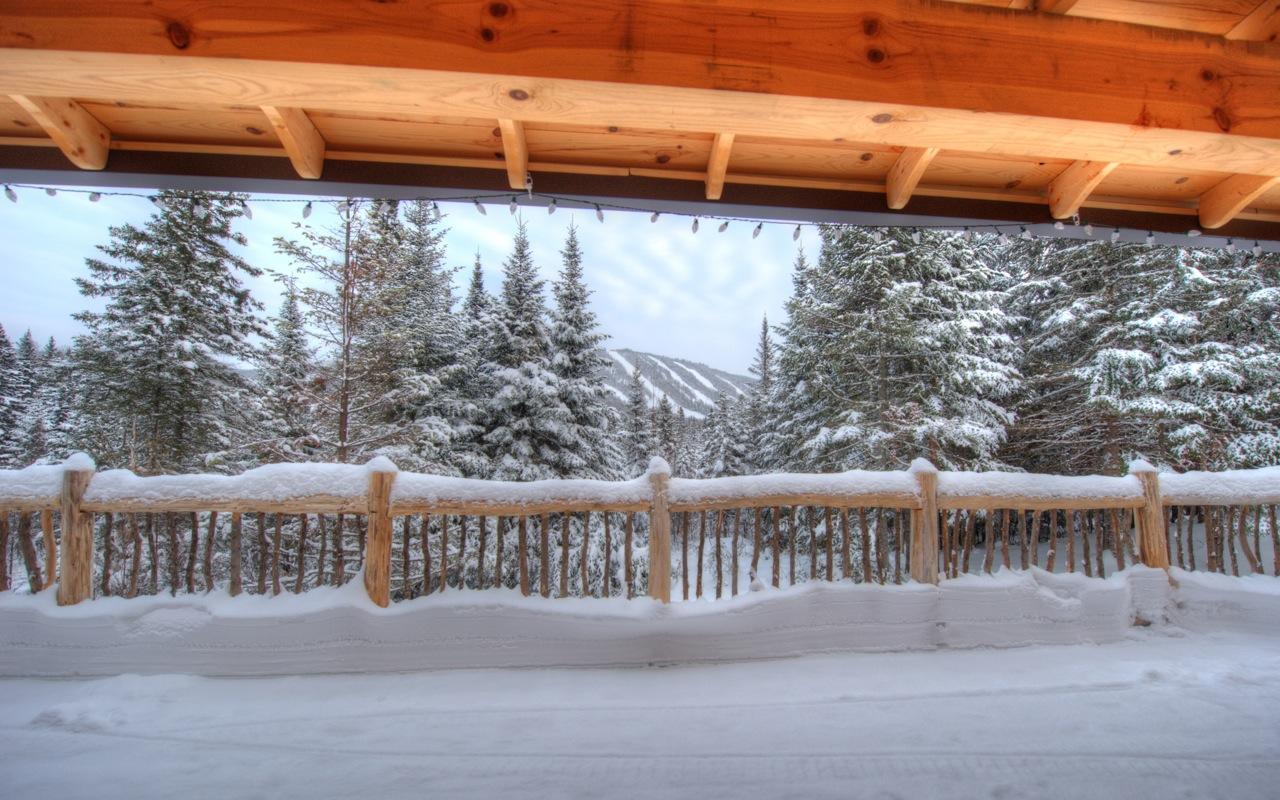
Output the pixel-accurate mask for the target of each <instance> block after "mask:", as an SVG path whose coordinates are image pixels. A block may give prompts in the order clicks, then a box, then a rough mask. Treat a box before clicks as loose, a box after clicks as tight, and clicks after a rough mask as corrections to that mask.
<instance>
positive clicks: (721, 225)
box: [3, 173, 1263, 255]
mask: <svg viewBox="0 0 1280 800" xmlns="http://www.w3.org/2000/svg"><path fill="white" fill-rule="evenodd" d="M3 186H4V193H5V197H7V198H8V199H9V201H10V202H13V203H16V202H18V195H17V192H16V191H15V186H16V187H17V188H21V189H32V190H36V191H43V192H45V193H46V194H48V195H49V196H50V197H55V196H57V195H58V194H60V193H62V192H63V191H69V192H72V193H78V194H86V195H88V197H89V201H90V202H92V203H97V202H100V201H101V200H102V198H103V197H136V198H143V199H146V200H150V201H151V202H152V203H153V204H155V206H156V207H157V208H160V209H164V208H166V207H167V206H169V205H170V203H169V200H170V199H171V198H169V196H168V195H166V194H165V193H164V192H163V191H157V192H155V193H144V192H138V191H101V190H90V189H75V188H72V189H65V188H61V187H53V186H38V185H37V186H33V185H29V184H13V185H10V184H3ZM524 189H525V190H526V192H527V193H528V194H529V196H530V197H531V198H532V197H534V195H533V187H532V176H531V175H529V174H528V173H526V179H525V186H524ZM228 195H230V193H223V194H222V195H219V196H222V197H227V196H228ZM507 196H508V197H509V209H510V211H511V213H512V214H515V213H516V211H517V209H518V208H519V200H520V197H519V194H516V195H507ZM500 197H502V195H497V196H495V195H479V196H475V195H463V196H458V197H445V198H444V200H446V201H450V202H467V201H469V202H471V203H472V204H473V205H474V206H475V208H476V210H477V211H478V212H479V213H480V214H481V215H482V216H488V212H487V210H486V208H485V205H484V203H483V202H482V201H490V202H492V201H497V200H498V198H500ZM542 197H543V198H544V199H546V200H547V213H548V214H554V213H555V210H556V207H557V205H558V200H557V198H555V197H552V196H548V195H542ZM173 199H179V198H173ZM191 199H192V200H194V202H193V203H192V205H191V206H190V208H191V211H192V213H193V214H195V215H196V216H199V217H201V218H204V217H206V216H207V215H209V214H210V213H212V212H213V211H214V208H213V207H212V206H211V205H210V204H209V203H207V202H203V201H201V200H200V199H199V198H191ZM229 199H231V200H233V201H235V202H239V204H240V208H241V215H242V216H244V217H245V218H247V219H253V212H252V210H251V208H250V206H249V203H248V201H247V200H245V199H243V198H241V197H237V196H235V195H230V197H229ZM343 199H345V202H346V204H347V205H346V207H347V209H348V211H352V210H354V208H355V207H356V206H357V205H358V204H359V203H360V201H361V198H335V199H329V200H327V199H325V198H320V201H321V202H335V203H341V202H342V201H343ZM371 200H372V202H374V203H375V204H382V203H388V202H393V201H389V200H383V199H378V198H371ZM417 201H418V202H429V203H430V209H431V211H432V212H433V213H434V214H435V216H436V218H437V219H440V218H442V217H443V214H442V212H441V210H440V206H439V204H438V203H437V202H436V200H434V199H430V198H425V197H422V198H417ZM254 202H264V203H302V204H303V208H302V218H303V219H308V218H310V216H311V211H312V210H313V201H312V200H304V199H303V198H271V197H266V198H256V199H255V201H254ZM578 202H579V203H581V204H582V205H584V206H585V205H588V203H585V202H582V201H578ZM589 205H590V206H591V207H592V208H594V209H595V212H596V219H598V220H600V221H601V222H604V221H605V220H604V212H605V210H606V208H613V209H618V210H622V211H634V212H643V213H648V214H649V221H650V222H651V223H652V222H657V221H658V218H659V217H660V216H662V214H663V213H664V212H660V211H657V210H651V209H644V208H636V207H632V206H627V205H618V204H613V203H590V204H589ZM675 213H676V216H680V217H686V218H689V217H690V216H692V223H691V230H692V231H693V232H694V233H697V232H698V229H699V228H700V227H701V224H702V222H701V220H702V217H701V216H700V215H690V214H688V213H680V212H675ZM707 219H708V220H709V221H712V222H713V223H717V230H718V231H719V232H721V233H724V232H727V231H728V229H729V227H730V226H731V224H732V223H733V222H735V221H738V222H754V223H755V224H754V225H753V226H752V227H751V238H752V239H756V238H759V236H760V234H761V233H763V232H764V226H765V225H766V224H769V225H777V224H786V223H781V222H778V221H763V220H758V219H757V220H751V219H744V218H741V217H733V216H729V217H726V216H719V215H709V216H708V217H707ZM804 224H805V223H800V224H797V225H796V226H795V227H794V228H793V229H792V232H791V239H792V241H797V242H798V241H799V240H800V233H801V229H802V228H803V227H804ZM1066 224H1067V223H1066V221H1065V220H1055V221H1054V222H1053V227H1054V229H1055V230H1059V231H1062V230H1065V229H1066ZM1071 224H1072V225H1074V226H1075V227H1077V228H1079V229H1081V230H1082V231H1083V232H1084V235H1085V236H1086V237H1090V238H1092V237H1094V235H1095V231H1094V226H1093V225H1092V224H1091V223H1090V224H1082V223H1081V220H1080V216H1079V214H1076V215H1073V216H1072V218H1071ZM864 227H868V228H870V230H871V236H872V237H873V238H874V240H875V241H876V242H882V241H883V240H884V235H885V233H886V232H901V233H906V234H907V235H908V236H909V237H910V240H911V241H912V242H913V243H915V244H920V243H922V241H923V233H924V232H927V231H930V230H935V229H936V230H942V229H949V230H951V231H953V232H956V233H958V234H960V235H961V236H963V238H964V239H965V240H966V241H969V242H972V241H975V239H976V236H977V233H980V232H981V231H980V230H974V229H973V228H972V227H970V226H968V225H963V226H961V225H956V224H954V223H951V224H947V223H943V222H939V224H936V225H935V224H930V225H924V226H918V225H913V226H906V225H892V224H891V225H884V226H875V227H872V226H864ZM982 227H987V226H982ZM989 227H991V229H992V231H993V232H994V233H995V234H996V235H997V236H998V238H999V241H1000V243H1001V244H1008V243H1009V242H1010V240H1011V237H1012V236H1013V235H1014V234H1011V233H1009V232H1008V231H1005V230H1002V229H1001V226H1000V225H991V226H989ZM1009 227H1012V226H1009ZM1122 233H1123V231H1122V229H1120V228H1119V227H1117V228H1113V229H1112V230H1111V232H1110V234H1109V238H1110V240H1111V242H1112V243H1113V244H1114V243H1117V242H1120V240H1121V235H1122ZM1016 235H1017V236H1018V238H1020V239H1023V240H1028V241H1031V240H1034V239H1035V238H1036V236H1035V233H1034V232H1033V231H1032V230H1030V229H1029V228H1028V226H1027V225H1019V226H1018V233H1017V234H1016ZM1184 235H1185V236H1186V237H1187V238H1188V239H1193V238H1197V237H1200V236H1202V233H1201V231H1199V230H1197V229H1194V228H1192V229H1190V230H1187V231H1186V233H1185V234H1184ZM1144 241H1145V242H1146V244H1147V246H1149V247H1150V246H1154V245H1155V233H1154V231H1148V232H1147V234H1146V236H1145V239H1144ZM1225 249H1226V250H1227V251H1228V252H1230V253H1235V252H1236V251H1237V250H1238V249H1239V246H1238V245H1237V244H1236V243H1235V242H1234V241H1233V240H1228V241H1227V244H1226V246H1225ZM1250 251H1251V252H1253V253H1254V254H1255V255H1261V254H1262V253H1263V248H1262V244H1261V241H1255V242H1254V244H1253V246H1252V247H1251V248H1250Z"/></svg>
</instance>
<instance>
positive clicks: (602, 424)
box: [550, 225, 622, 479]
mask: <svg viewBox="0 0 1280 800" xmlns="http://www.w3.org/2000/svg"><path fill="white" fill-rule="evenodd" d="M561 257H562V258H563V267H562V268H561V270H560V277H559V280H558V281H557V282H556V284H555V286H554V287H553V288H552V294H553V295H554V296H555V300H556V307H555V310H554V311H553V312H552V316H551V330H550V340H551V341H550V343H551V371H552V373H553V374H554V375H555V376H556V378H557V384H556V391H557V393H558V394H559V397H560V402H561V403H562V404H563V405H564V407H565V409H566V411H567V412H568V418H567V421H566V423H565V431H564V439H565V445H566V446H565V447H564V448H563V449H562V450H561V451H560V456H561V458H560V463H558V464H557V465H556V468H557V473H558V474H559V475H560V476H561V477H565V478H599V479H605V478H611V477H614V476H615V475H617V474H618V472H619V466H620V462H621V459H622V456H621V453H620V452H619V448H618V447H617V445H616V444H615V442H614V439H613V429H614V428H615V427H616V420H615V415H614V413H613V410H612V409H611V408H610V407H609V406H608V405H607V404H606V402H605V396H606V389H605V384H604V370H605V368H606V367H607V366H608V364H609V362H608V360H607V359H605V358H604V357H602V356H601V352H600V343H601V342H603V341H604V339H605V337H604V335H603V334H601V333H600V332H599V330H598V325H597V323H596V316H595V314H593V313H592V312H591V309H590V307H589V306H588V301H589V299H590V296H591V293H590V291H589V290H588V289H587V287H586V284H585V283H583V270H582V250H581V248H580V247H579V245H578V230H577V228H576V227H575V226H573V225H570V226H569V235H568V237H567V238H566V239H565V244H564V249H563V250H562V251H561Z"/></svg>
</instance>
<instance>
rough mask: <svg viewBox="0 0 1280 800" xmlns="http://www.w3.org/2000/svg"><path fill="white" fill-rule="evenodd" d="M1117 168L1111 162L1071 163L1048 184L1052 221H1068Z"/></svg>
mask: <svg viewBox="0 0 1280 800" xmlns="http://www.w3.org/2000/svg"><path fill="white" fill-rule="evenodd" d="M1117 166H1119V165H1118V164H1116V163H1115V162H1112V161H1106V162H1099V161H1073V162H1072V163H1071V166H1069V167H1067V168H1066V169H1065V170H1063V171H1062V174H1061V175H1059V176H1058V177H1056V178H1054V179H1053V183H1051V184H1049V213H1050V214H1051V215H1053V218H1054V219H1070V218H1071V217H1072V216H1074V215H1075V214H1076V213H1077V212H1078V211H1079V210H1080V206H1081V205H1082V204H1083V203H1084V201H1085V200H1086V199H1088V197H1089V195H1090V194H1092V193H1093V190H1094V189H1095V188H1097V186H1098V184H1099V183H1102V179H1103V178H1105V177H1107V176H1108V175H1110V174H1111V172H1112V171H1113V170H1114V169H1115V168H1116V167H1117Z"/></svg>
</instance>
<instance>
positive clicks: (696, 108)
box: [0, 0, 1280, 174]
mask: <svg viewBox="0 0 1280 800" xmlns="http://www.w3.org/2000/svg"><path fill="white" fill-rule="evenodd" d="M1084 1H1085V0H1082V2H1084ZM47 5H48V4H47V3H43V2H33V1H32V0H14V1H13V2H11V3H7V4H5V6H4V8H3V10H0V44H3V45H8V46H10V47H13V48H24V49H23V51H22V57H19V55H16V54H17V53H18V50H16V49H12V50H8V51H3V55H2V57H0V82H3V83H0V86H3V87H4V88H6V89H8V90H9V91H14V92H20V93H29V94H40V93H41V92H40V91H39V90H40V89H41V88H44V89H49V90H50V91H45V92H43V96H68V97H82V98H101V99H125V100H129V99H135V98H133V97H124V96H123V95H133V94H135V93H136V94H138V95H143V94H148V93H149V94H151V95H153V96H154V95H157V94H162V95H168V97H169V99H174V98H177V97H180V96H182V95H184V94H185V95H186V96H188V97H191V96H199V97H200V98H201V100H200V101H201V102H209V103H211V104H216V103H219V102H221V103H225V102H226V101H227V100H228V99H230V100H231V101H232V102H233V103H250V104H254V105H284V104H286V103H287V104H290V105H297V106H302V107H306V108H323V109H329V110H334V111H343V110H346V111H353V112H360V111H363V112H366V113H371V114H378V113H392V112H395V111H397V110H401V109H407V110H410V111H412V112H414V113H433V114H441V115H449V114H453V115H460V116H481V117H490V118H510V119H519V120H521V121H524V122H534V121H543V122H563V123H569V124H593V123H594V124H617V125H622V126H632V127H643V126H644V125H645V124H646V123H645V122H643V121H642V120H648V123H647V124H648V125H649V126H650V127H658V128H669V129H672V130H704V131H709V130H722V129H724V128H725V127H727V125H726V122H727V123H728V124H731V125H732V128H733V130H734V131H735V132H736V133H737V134H738V135H739V136H742V135H773V136H784V137H790V138H807V139H828V140H835V139H837V138H843V139H845V140H848V141H853V140H857V141H868V142H873V143H883V144H890V145H895V146H911V147H947V148H950V147H954V146H957V144H956V143H957V140H959V146H962V147H963V148H964V149H969V150H974V151H977V152H1004V153H1009V154H1011V155H1015V156H1020V155H1045V156H1050V157H1057V158H1066V159H1069V160H1099V161H1103V160H1105V161H1121V162H1127V163H1140V164H1151V165H1156V164H1175V163H1185V164H1188V165H1189V166H1191V167H1197V165H1198V166H1199V168H1203V169H1220V170H1223V171H1229V172H1240V173H1250V174H1270V172H1269V171H1276V172H1280V166H1277V164H1280V158H1277V154H1278V153H1280V118H1277V117H1276V115H1275V114H1274V97H1275V96H1276V94H1277V91H1278V90H1280V58H1277V57H1276V55H1275V53H1274V52H1272V51H1269V50H1265V49H1260V48H1250V47H1246V46H1244V44H1243V43H1233V42H1229V41H1225V40H1223V39H1221V38H1220V37H1203V38H1201V37H1197V36H1195V35H1192V34H1188V35H1184V36H1170V35H1168V34H1167V33H1166V32H1162V31H1158V30H1156V29H1152V28H1148V27H1143V26H1137V25H1128V24H1120V23H1113V22H1101V21H1096V20H1082V19H1077V18H1075V17H1059V16H1054V15H1048V14H1023V13H1011V12H1009V11H1006V10H1001V9H991V8H984V7H979V6H965V5H959V4H946V3H927V2H916V1H915V0H881V1H879V2H873V0H850V2H845V3H840V4H831V3H826V2H821V1H820V0H796V1H795V2H790V3H786V4H782V5H770V4H765V3H763V2H758V1H757V2H748V0H721V2H714V3H712V2H709V1H708V0H696V1H695V2H690V3H682V4H678V3H671V2H664V0H620V2H619V3H609V4H599V3H595V2H589V1H588V0H557V1H556V2H552V0H528V2H525V3H521V5H520V7H519V9H518V11H515V10H513V9H512V7H511V6H509V5H508V4H506V3H486V4H481V5H480V8H479V12H480V20H479V25H477V24H476V12H477V8H476V4H473V3H457V4H444V5H442V6H440V7H439V9H438V13H435V14H432V15H427V16H426V17H424V16H423V15H421V14H415V13H414V11H415V9H414V8H413V7H411V4H359V5H354V4H348V3H340V2H337V0H315V2H305V3H304V2H302V0H281V2H278V3H270V4H261V3H256V2H252V3H251V2H249V0H227V2H222V3H216V4H191V3H186V2H180V0H156V2H154V3H150V4H137V3H126V2H122V1H119V2H117V1H116V0H85V2H81V3H77V4H74V6H72V5H70V4H68V5H67V7H66V8H59V12H58V13H57V14H51V13H49V12H48V9H47ZM709 16H710V17H714V18H715V20H716V24H715V25H708V24H706V19H707V18H708V17H709ZM620 18H622V19H625V20H626V25H625V26H620V25H619V19H620ZM174 20H181V22H175V21H174ZM242 31H252V34H251V35H248V34H245V33H241V32H242ZM622 31H625V33H626V36H620V35H619V34H620V32H622ZM33 47H34V48H36V49H34V50H32V49H30V48H33ZM55 48H56V49H55ZM103 48H112V49H114V50H115V51H116V53H104V52H101V51H102V50H103ZM66 51H78V52H77V53H75V56H74V57H72V56H71V55H70V54H68V53H67V52H66ZM92 51H97V52H92ZM124 54H133V55H136V56H138V57H142V58H146V57H154V58H159V59H161V61H160V62H154V63H150V64H149V63H148V62H145V61H143V62H137V61H120V60H118V59H120V58H123V57H124ZM850 54H853V56H854V58H853V59H850ZM36 56H39V57H40V58H36ZM203 57H209V59H210V60H208V61H205V60H202V58H203ZM255 58H256V59H260V61H254V60H253V59H255ZM41 59H43V60H41ZM110 59H117V60H114V61H113V60H110ZM270 62H274V63H270ZM339 62H342V63H339ZM1063 64H1070V65H1071V68H1070V69H1062V67H1061V65H1063ZM961 65H963V68H960V66H961ZM402 69H404V70H411V71H409V72H401V71H400V70H402ZM726 115H728V119H727V120H726ZM739 122H743V123H744V124H746V125H747V126H748V127H742V125H740V124H739ZM1157 125H1159V126H1160V127H1156V126H1157ZM1243 137H1251V138H1248V139H1245V138H1243ZM1209 161H1213V162H1214V165H1213V166H1210V165H1209V163H1208V162H1209Z"/></svg>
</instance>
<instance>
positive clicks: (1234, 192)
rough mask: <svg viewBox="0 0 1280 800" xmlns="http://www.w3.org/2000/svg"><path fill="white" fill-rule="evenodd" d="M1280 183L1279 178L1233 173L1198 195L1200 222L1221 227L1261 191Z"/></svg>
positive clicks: (1204, 224) (1205, 225)
mask: <svg viewBox="0 0 1280 800" xmlns="http://www.w3.org/2000/svg"><path fill="white" fill-rule="evenodd" d="M1276 185H1280V178H1277V177H1267V176H1262V175H1233V176H1231V177H1230V178H1227V179H1226V180H1225V181H1223V182H1222V183H1220V184H1218V185H1217V186H1215V187H1213V188H1212V189H1210V190H1209V191H1207V192H1205V193H1204V194H1203V195H1201V196H1200V224H1201V225H1203V226H1204V227H1206V228H1221V227H1222V226H1223V225H1226V224H1227V223H1228V222H1230V221H1231V220H1233V219H1235V217H1236V215H1237V214H1239V213H1240V212H1241V210H1243V209H1244V207H1245V206H1247V205H1249V204H1250V203H1252V202H1253V201H1254V200H1256V199H1257V198H1258V197H1259V196H1260V195H1261V194H1262V193H1263V192H1265V191H1267V190H1268V189H1270V188H1271V187H1273V186H1276Z"/></svg>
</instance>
